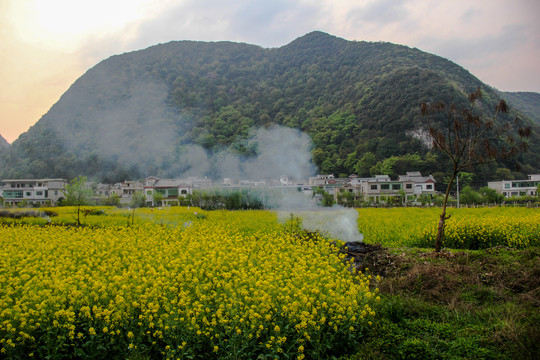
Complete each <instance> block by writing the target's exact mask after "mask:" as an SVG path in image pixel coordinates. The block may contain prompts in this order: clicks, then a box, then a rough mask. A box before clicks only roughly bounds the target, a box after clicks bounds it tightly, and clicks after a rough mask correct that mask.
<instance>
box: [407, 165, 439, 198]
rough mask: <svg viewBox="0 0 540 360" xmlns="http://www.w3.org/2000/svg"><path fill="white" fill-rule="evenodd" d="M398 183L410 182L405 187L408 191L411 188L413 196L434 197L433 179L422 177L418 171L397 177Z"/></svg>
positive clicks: (431, 177)
mask: <svg viewBox="0 0 540 360" xmlns="http://www.w3.org/2000/svg"><path fill="white" fill-rule="evenodd" d="M398 181H403V182H410V183H408V184H406V185H405V187H406V189H405V190H409V189H410V188H411V187H412V189H413V192H414V194H415V195H435V194H436V191H435V183H436V181H435V179H434V178H433V176H431V175H429V176H422V174H420V172H419V171H410V172H409V171H408V172H407V175H399V177H398Z"/></svg>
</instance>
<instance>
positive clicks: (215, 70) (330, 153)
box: [0, 32, 540, 183]
mask: <svg viewBox="0 0 540 360" xmlns="http://www.w3.org/2000/svg"><path fill="white" fill-rule="evenodd" d="M477 87H481V88H482V89H483V93H484V102H483V106H484V108H485V110H486V111H487V112H489V110H490V109H493V108H494V107H495V105H496V103H497V102H498V100H499V98H500V96H499V95H498V94H497V93H495V91H494V90H492V89H491V87H489V86H486V85H484V84H483V83H482V82H481V81H480V80H478V79H477V78H476V77H474V76H473V75H472V74H470V73H469V72H468V71H466V70H465V69H463V68H461V67H459V66H458V65H456V64H454V63H452V62H450V61H448V60H446V59H443V58H441V57H438V56H435V55H432V54H428V53H425V52H422V51H420V50H418V49H411V48H408V47H405V46H400V45H394V44H390V43H368V42H356V41H347V40H344V39H340V38H337V37H334V36H331V35H328V34H325V33H321V32H313V33H310V34H307V35H305V36H303V37H301V38H299V39H296V40H294V41H293V42H291V43H290V44H288V45H286V46H283V47H280V48H273V49H265V48H261V47H258V46H255V45H249V44H242V43H231V42H216V43H209V42H193V41H179V42H170V43H166V44H160V45H156V46H153V47H150V48H147V49H144V50H140V51H135V52H131V53H126V54H122V55H117V56H113V57H111V58H109V59H106V60H104V61H102V62H101V63H99V64H97V65H96V66H95V67H93V68H91V69H90V70H88V72H87V73H86V74H84V75H83V76H82V77H81V78H79V79H78V80H77V81H76V82H75V83H74V84H73V85H72V86H71V87H70V88H69V89H68V91H66V92H65V93H64V95H63V96H62V97H61V98H60V100H59V101H58V102H57V103H56V104H55V105H54V106H53V107H52V108H51V109H50V111H49V112H48V113H47V114H45V115H44V116H43V117H42V118H41V119H40V120H39V121H38V122H37V123H36V125H35V126H33V127H32V128H31V129H30V130H29V131H28V132H27V133H25V134H23V135H21V136H20V137H19V139H17V140H16V141H15V142H14V143H13V144H12V146H11V147H10V150H9V151H8V153H7V155H6V156H5V157H3V159H2V163H1V164H0V170H1V175H2V176H3V178H15V177H25V178H32V177H66V178H73V177H74V176H77V175H80V174H82V175H86V176H88V177H90V178H96V179H99V180H100V181H107V182H112V181H118V180H125V179H129V178H141V177H144V176H149V175H158V176H162V177H176V176H181V175H183V174H186V173H190V174H198V175H204V176H214V177H220V176H231V175H230V174H228V173H226V172H225V171H223V170H220V171H217V170H216V167H215V166H213V165H212V164H211V165H210V166H205V167H203V168H201V169H199V173H197V171H198V170H197V165H198V164H200V162H199V160H198V159H199V158H200V159H203V158H204V159H205V160H210V161H212V159H217V158H219V156H221V157H223V154H228V155H231V156H235V157H237V158H238V159H250V158H253V157H254V156H256V155H257V151H258V150H257V149H258V148H257V143H256V142H254V141H250V137H251V136H253V134H254V129H257V128H260V127H265V128H272V126H274V125H279V126H285V127H289V128H295V129H299V130H301V131H302V132H304V133H307V134H308V135H309V136H310V137H311V139H312V141H313V146H312V149H311V152H312V154H313V162H314V164H315V165H316V167H317V168H318V170H319V172H321V173H334V174H336V175H343V176H345V175H348V174H351V173H355V174H357V175H359V176H369V175H373V174H375V173H376V174H381V173H388V174H390V175H392V176H396V175H397V174H400V173H404V172H405V171H413V170H416V171H422V172H424V173H432V174H433V175H434V176H435V177H436V178H437V179H438V180H440V181H442V179H443V177H444V176H445V171H446V169H447V165H446V159H445V158H444V157H443V156H442V155H438V154H437V153H432V152H431V151H429V149H428V148H427V147H426V145H425V139H424V138H423V137H422V132H420V131H419V129H420V128H421V125H422V118H421V117H420V111H419V104H420V103H422V102H434V101H445V102H450V101H454V102H456V103H458V104H466V102H467V94H468V93H469V92H471V91H474V90H475V89H476V88H477ZM509 103H510V104H511V105H512V104H515V106H514V108H513V112H512V113H511V114H510V115H509V116H510V117H515V116H516V115H517V116H520V117H521V118H523V119H524V121H525V122H526V123H528V124H529V125H531V124H533V123H532V120H530V117H529V116H527V115H526V114H530V111H529V108H525V107H524V108H523V109H521V108H520V107H519V106H517V105H520V106H523V104H522V103H517V102H516V101H514V100H512V101H509ZM520 109H521V110H523V111H522V112H521V111H519V110H520ZM528 111H529V112H528ZM538 127H539V126H538V125H534V128H533V136H532V137H531V139H530V140H529V141H530V148H531V151H530V152H528V153H527V154H525V155H522V156H519V157H517V158H515V159H512V160H508V161H507V162H504V163H503V162H500V163H492V164H490V165H489V166H484V167H482V168H479V169H477V175H476V177H475V181H477V182H478V183H481V182H485V181H487V180H493V179H494V178H495V177H496V174H503V173H504V174H506V176H511V177H523V176H526V175H527V174H530V173H538V172H539V171H540V140H539V139H540V138H539V135H538V134H540V132H539V131H538ZM198 157H199V158H198ZM214 161H218V160H214ZM283 161H285V162H286V161H287V159H283ZM214 165H215V162H214ZM505 168H509V169H511V171H512V172H511V173H509V172H508V171H506V172H505V171H502V170H501V169H505ZM516 169H519V171H518V170H516ZM280 175H288V174H281V173H277V174H276V177H278V176H280Z"/></svg>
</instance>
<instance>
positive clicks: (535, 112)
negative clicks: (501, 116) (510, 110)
mask: <svg viewBox="0 0 540 360" xmlns="http://www.w3.org/2000/svg"><path fill="white" fill-rule="evenodd" d="M499 94H500V96H501V98H503V99H506V100H507V101H508V103H509V104H510V105H511V106H515V107H516V108H518V109H520V110H521V111H522V112H523V113H524V114H525V115H527V116H528V117H529V118H530V119H531V120H533V121H534V122H536V124H537V125H540V93H535V92H524V91H522V92H501V93H499Z"/></svg>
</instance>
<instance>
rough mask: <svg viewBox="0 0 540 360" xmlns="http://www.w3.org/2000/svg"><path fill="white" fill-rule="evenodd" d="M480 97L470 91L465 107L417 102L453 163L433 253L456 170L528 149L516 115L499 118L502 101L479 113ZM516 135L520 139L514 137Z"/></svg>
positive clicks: (435, 140) (434, 140)
mask: <svg viewBox="0 0 540 360" xmlns="http://www.w3.org/2000/svg"><path fill="white" fill-rule="evenodd" d="M481 98H482V92H481V90H480V89H477V90H476V91H475V92H472V93H471V94H469V106H468V107H465V108H459V107H458V106H456V105H455V104H454V103H450V104H449V105H447V104H445V103H442V102H439V103H436V104H426V103H422V104H421V105H420V111H421V114H422V116H423V117H424V118H426V119H427V123H426V126H427V129H428V132H429V135H430V137H431V139H432V143H433V147H434V148H435V149H436V150H439V151H441V152H443V153H445V154H446V155H447V156H448V158H449V159H450V160H451V163H452V170H451V172H450V174H451V175H450V179H449V181H448V186H447V188H446V193H445V195H444V200H443V205H442V213H441V216H440V219H439V224H438V227H437V238H436V240H435V251H436V252H439V251H440V250H441V246H442V244H443V243H444V230H445V226H446V220H447V219H448V218H450V215H447V214H446V204H447V201H448V196H449V194H450V189H451V188H452V184H453V183H454V180H455V179H456V176H457V174H458V172H459V171H461V170H462V169H464V168H471V167H473V166H475V165H479V164H486V163H489V162H492V161H495V160H497V159H500V158H508V157H511V156H513V155H515V154H516V153H518V152H520V151H526V150H527V143H526V142H524V141H523V138H527V137H529V136H530V134H531V129H530V127H528V128H520V127H519V119H517V118H516V119H515V120H514V121H507V122H503V121H501V120H500V119H498V118H499V117H500V116H501V114H503V113H507V112H508V106H507V104H506V102H505V101H504V100H501V101H500V102H499V104H498V105H497V106H496V107H495V113H494V114H493V115H491V116H484V115H482V112H481V110H482V109H481V106H482V104H481V102H480V99H481ZM515 135H517V136H518V137H519V139H515V138H514V136H515Z"/></svg>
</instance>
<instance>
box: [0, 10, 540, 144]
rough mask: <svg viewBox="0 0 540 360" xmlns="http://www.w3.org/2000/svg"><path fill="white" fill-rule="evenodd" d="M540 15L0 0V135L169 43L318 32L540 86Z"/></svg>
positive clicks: (273, 43)
mask: <svg viewBox="0 0 540 360" xmlns="http://www.w3.org/2000/svg"><path fill="white" fill-rule="evenodd" d="M539 17H540V1H538V0H513V1H508V0H476V1H465V0H438V1H435V0H234V1H223V0H92V1H88V0H85V1H80V0H0V83H1V86H0V135H2V136H3V137H4V138H5V139H6V140H7V141H8V142H9V143H12V142H13V141H14V140H15V139H16V138H17V137H18V136H19V135H20V134H21V133H24V132H25V131H27V130H28V129H29V128H30V126H32V125H33V124H35V123H36V122H37V121H38V120H39V119H40V118H41V116H43V115H44V114H45V113H46V112H47V111H48V110H49V109H50V108H51V106H52V105H54V103H56V102H57V101H58V100H59V98H60V96H61V95H62V94H63V93H64V92H66V91H67V90H68V88H69V86H70V85H71V84H73V83H74V82H75V81H76V80H77V79H78V78H79V77H80V76H82V75H83V74H84V73H85V72H86V71H87V70H88V69H90V68H91V67H93V66H95V65H96V64H98V63H99V62H100V61H102V60H104V59H106V58H108V57H110V56H112V55H116V54H122V53H125V52H129V51H134V50H140V49H144V48H147V47H149V46H152V45H156V44H158V43H166V42H169V41H174V40H200V41H223V40H227V41H235V42H244V43H249V44H255V45H260V46H262V47H268V48H272V47H280V46H283V45H286V44H288V43H289V42H291V41H293V40H294V39H296V38H298V37H300V36H303V35H305V34H307V33H309V32H311V31H315V30H319V31H324V32H327V33H329V34H332V35H335V36H338V37H341V38H344V39H347V40H357V41H384V42H391V43H395V44H401V45H406V46H409V47H416V48H418V49H420V50H423V51H426V52H429V53H432V54H436V55H439V56H442V57H444V58H447V59H449V60H451V61H453V62H454V63H456V64H458V65H460V66H463V67H464V68H465V69H467V70H468V71H470V72H471V73H472V74H473V75H475V76H476V77H478V78H479V79H480V80H481V81H483V82H484V83H486V84H488V85H490V86H493V87H495V88H497V89H499V90H502V91H534V92H540V66H539V64H540V61H539V60H540V21H538V18H539Z"/></svg>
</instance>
